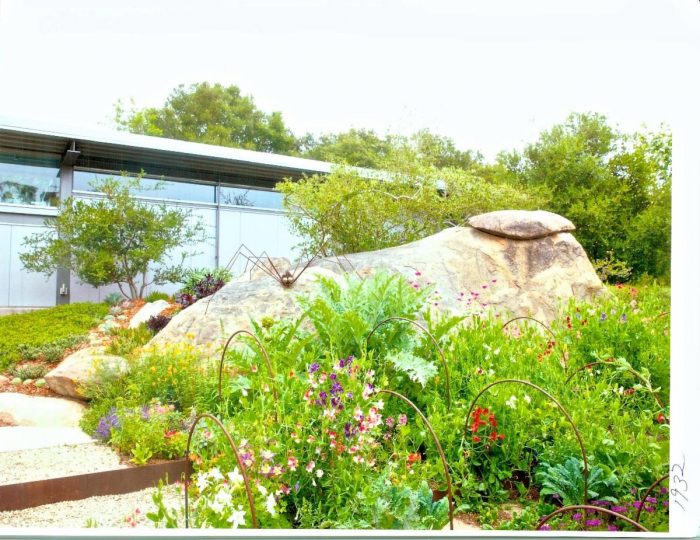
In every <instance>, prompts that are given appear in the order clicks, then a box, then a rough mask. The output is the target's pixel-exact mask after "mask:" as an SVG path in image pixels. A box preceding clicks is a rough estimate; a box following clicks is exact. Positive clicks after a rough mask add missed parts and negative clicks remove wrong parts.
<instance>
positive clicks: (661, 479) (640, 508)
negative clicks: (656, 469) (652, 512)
mask: <svg viewBox="0 0 700 540" xmlns="http://www.w3.org/2000/svg"><path fill="white" fill-rule="evenodd" d="M670 476H671V475H670V474H669V473H666V474H664V475H663V476H662V477H661V478H659V479H658V480H657V481H656V482H654V483H653V484H652V485H650V486H649V489H647V490H646V492H645V493H644V497H642V498H641V499H640V500H639V508H637V515H636V516H635V517H634V519H635V520H637V521H639V518H640V517H641V515H642V508H644V503H645V502H646V500H647V499H648V498H649V495H651V492H652V491H654V488H655V487H656V486H658V485H659V484H660V483H661V482H663V481H664V480H668V479H669V477H670Z"/></svg>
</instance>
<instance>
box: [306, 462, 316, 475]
mask: <svg viewBox="0 0 700 540" xmlns="http://www.w3.org/2000/svg"><path fill="white" fill-rule="evenodd" d="M315 467H316V463H315V462H314V461H309V462H308V463H307V464H306V472H308V473H310V472H311V471H313V470H314V468H315Z"/></svg>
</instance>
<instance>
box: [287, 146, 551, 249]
mask: <svg viewBox="0 0 700 540" xmlns="http://www.w3.org/2000/svg"><path fill="white" fill-rule="evenodd" d="M277 189H278V190H279V191H281V192H282V193H283V194H284V204H285V206H286V207H287V209H288V210H289V214H288V219H289V220H290V228H291V230H292V232H293V233H295V234H296V235H298V236H299V237H301V238H302V239H303V240H302V243H301V245H300V247H301V248H302V251H303V252H304V253H305V254H306V255H314V254H321V255H324V256H329V255H333V254H342V253H355V252H359V251H368V250H374V249H381V248H385V247H390V246H395V245H399V244H404V243H406V242H411V241H413V240H418V239H420V238H423V237H425V236H429V235H430V234H434V233H436V232H439V231H440V230H442V229H443V228H445V227H449V226H452V225H462V224H464V222H465V220H466V219H467V218H469V217H470V216H472V215H474V214H478V213H482V212H487V211H490V210H497V209H505V208H534V207H536V206H537V205H538V198H537V197H536V196H533V195H530V194H527V193H525V192H523V191H521V190H520V189H517V188H516V187H514V186H511V185H507V184H505V183H499V184H496V183H490V182H486V181H484V180H483V179H482V178H480V177H478V176H476V175H474V174H472V173H469V172H467V171H464V170H462V169H456V168H437V167H434V166H432V165H426V164H424V163H422V162H421V160H420V159H414V160H413V161H410V160H408V161H404V160H401V161H398V162H384V163H383V164H382V170H381V172H380V171H377V172H376V173H375V174H371V173H368V172H367V171H363V172H360V171H358V170H357V169H354V168H351V167H347V166H338V167H335V168H334V169H333V170H332V171H331V173H330V174H328V175H327V176H311V177H307V178H303V179H302V180H300V181H297V182H292V181H289V180H288V181H285V182H283V183H281V184H278V185H277Z"/></svg>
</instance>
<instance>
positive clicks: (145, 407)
mask: <svg viewBox="0 0 700 540" xmlns="http://www.w3.org/2000/svg"><path fill="white" fill-rule="evenodd" d="M150 417H151V413H150V409H149V407H148V405H142V406H141V418H142V419H143V420H148V419H149V418H150Z"/></svg>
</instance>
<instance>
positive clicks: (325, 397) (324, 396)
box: [316, 392, 328, 405]
mask: <svg viewBox="0 0 700 540" xmlns="http://www.w3.org/2000/svg"><path fill="white" fill-rule="evenodd" d="M327 401H328V394H326V393H325V392H320V393H319V394H318V399H317V400H316V404H317V405H325V404H326V402H327Z"/></svg>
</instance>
